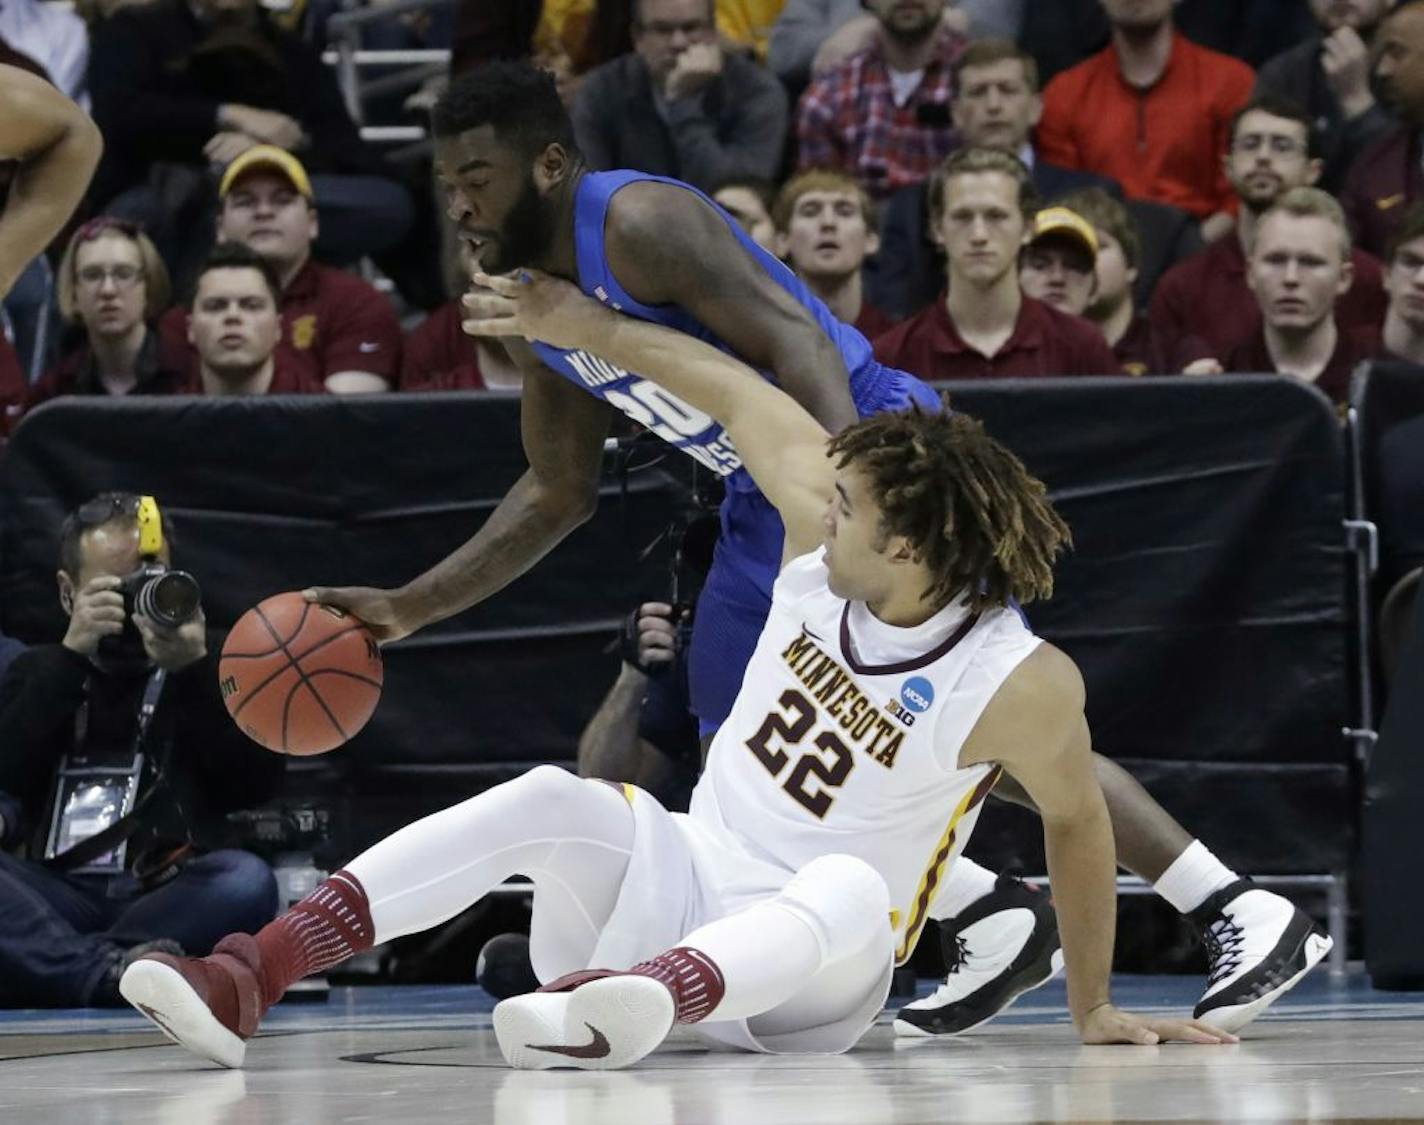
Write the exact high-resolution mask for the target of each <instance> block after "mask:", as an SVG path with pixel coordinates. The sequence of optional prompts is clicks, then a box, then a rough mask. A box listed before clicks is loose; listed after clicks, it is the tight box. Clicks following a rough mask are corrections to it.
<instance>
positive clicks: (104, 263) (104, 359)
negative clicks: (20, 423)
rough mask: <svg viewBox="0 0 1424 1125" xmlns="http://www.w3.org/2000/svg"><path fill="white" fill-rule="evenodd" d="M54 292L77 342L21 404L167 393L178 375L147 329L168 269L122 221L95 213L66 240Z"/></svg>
mask: <svg viewBox="0 0 1424 1125" xmlns="http://www.w3.org/2000/svg"><path fill="white" fill-rule="evenodd" d="M56 272H57V276H56V279H55V290H56V293H57V296H58V300H59V311H60V313H61V314H63V316H64V318H65V320H67V321H69V322H70V323H73V324H78V325H79V326H80V327H82V328H83V329H84V342H83V343H82V344H80V345H79V347H77V348H75V349H74V350H73V351H71V352H70V353H69V354H68V355H66V356H64V357H63V358H62V359H61V360H60V361H59V363H58V365H56V366H55V368H54V369H53V370H51V371H48V372H46V373H45V375H44V377H43V378H41V379H40V381H39V382H37V383H36V384H35V385H34V386H33V387H32V388H30V394H29V397H28V400H27V402H26V407H27V408H28V407H30V406H34V405H36V404H38V403H41V402H44V401H45V400H47V399H51V398H54V397H56V396H57V395H129V394H139V395H151V394H173V393H175V392H177V391H178V390H180V389H181V388H182V386H183V381H184V380H183V376H182V373H180V372H176V371H173V370H170V369H168V368H167V367H165V366H164V364H163V363H162V361H161V357H160V348H159V346H158V332H157V331H156V330H155V329H154V328H153V327H152V325H153V322H154V320H155V319H156V318H157V316H158V313H159V312H160V311H161V310H163V309H165V308H167V307H168V300H169V286H168V270H167V269H166V268H165V267H164V265H163V259H162V258H160V257H159V256H158V250H157V249H156V248H155V247H154V245H153V242H152V241H151V240H150V239H149V237H148V235H146V234H144V233H143V232H142V231H140V230H139V229H138V228H137V227H136V226H134V225H133V224H132V223H130V222H127V221H126V220H124V219H114V218H110V217H108V216H101V217H100V218H97V219H91V220H90V221H89V222H87V223H85V224H84V225H83V226H81V227H80V228H79V229H78V230H76V231H75V232H74V234H73V236H72V237H71V238H70V240H69V245H68V247H67V248H66V249H65V251H64V257H63V258H62V259H60V263H59V269H58V270H57V271H56Z"/></svg>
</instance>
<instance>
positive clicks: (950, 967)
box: [944, 934, 969, 976]
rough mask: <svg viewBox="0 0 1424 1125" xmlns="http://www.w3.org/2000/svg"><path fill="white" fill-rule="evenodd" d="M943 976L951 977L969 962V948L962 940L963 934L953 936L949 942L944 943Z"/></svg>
mask: <svg viewBox="0 0 1424 1125" xmlns="http://www.w3.org/2000/svg"><path fill="white" fill-rule="evenodd" d="M944 952H945V960H946V962H947V964H946V965H945V967H944V968H945V975H946V976H952V975H953V974H954V973H955V972H956V971H957V970H959V969H962V968H964V966H965V965H966V964H967V963H968V961H969V946H968V944H967V943H966V942H965V940H964V935H963V934H955V935H953V937H952V938H951V939H950V941H948V942H945V951H944Z"/></svg>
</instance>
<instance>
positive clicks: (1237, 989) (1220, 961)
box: [1191, 879, 1334, 1031]
mask: <svg viewBox="0 0 1424 1125" xmlns="http://www.w3.org/2000/svg"><path fill="white" fill-rule="evenodd" d="M1191 919H1192V921H1193V922H1194V923H1196V925H1197V926H1198V927H1199V928H1200V929H1201V932H1202V944H1203V945H1204V946H1205V947H1206V956H1207V963H1208V975H1207V982H1206V991H1205V992H1204V993H1202V998H1201V999H1200V1000H1199V1001H1197V1006H1196V1010H1195V1011H1194V1012H1193V1013H1192V1015H1194V1016H1195V1017H1196V1018H1197V1019H1199V1020H1202V1021H1203V1022H1205V1023H1209V1024H1211V1026H1212V1027H1216V1028H1220V1029H1221V1030H1222V1031H1240V1030H1241V1029H1242V1028H1243V1027H1245V1026H1246V1025H1247V1024H1248V1023H1250V1022H1251V1021H1252V1020H1254V1019H1255V1018H1256V1017H1257V1016H1259V1015H1260V1014H1261V1013H1262V1012H1264V1011H1265V1010H1266V1009H1267V1008H1269V1007H1270V1006H1271V1005H1272V1004H1274V1003H1275V1002H1276V1001H1277V1000H1278V999H1280V997H1282V996H1284V995H1285V994H1286V993H1287V992H1289V991H1290V990H1291V989H1292V988H1294V987H1295V986H1296V984H1297V982H1299V981H1300V979H1301V978H1302V977H1303V976H1305V974H1306V973H1308V972H1310V970H1311V969H1313V968H1314V967H1315V966H1316V965H1317V964H1318V963H1319V962H1320V959H1321V958H1323V957H1324V956H1325V955H1326V954H1327V953H1329V952H1330V948H1331V946H1332V945H1334V942H1332V941H1331V940H1330V938H1329V937H1328V936H1327V935H1325V934H1323V933H1321V932H1320V930H1319V929H1318V928H1317V927H1316V925H1315V923H1314V922H1313V921H1311V919H1310V916H1309V915H1307V914H1306V913H1305V912H1304V911H1302V910H1299V909H1297V908H1296V906H1295V905H1294V904H1293V903H1291V902H1290V901H1289V900H1287V899H1284V898H1282V897H1281V896H1280V895H1278V894H1272V893H1271V892H1270V891H1263V890H1261V889H1260V888H1259V887H1257V886H1255V885H1254V884H1253V883H1252V882H1251V881H1250V880H1249V879H1238V880H1237V881H1236V882H1234V883H1232V884H1231V885H1230V886H1227V887H1223V888H1222V889H1221V890H1219V891H1217V892H1216V893H1215V894H1214V895H1212V896H1211V897H1210V898H1208V899H1207V900H1206V901H1205V902H1204V903H1202V904H1201V905H1200V906H1199V907H1197V908H1196V909H1195V910H1193V911H1192V913H1191Z"/></svg>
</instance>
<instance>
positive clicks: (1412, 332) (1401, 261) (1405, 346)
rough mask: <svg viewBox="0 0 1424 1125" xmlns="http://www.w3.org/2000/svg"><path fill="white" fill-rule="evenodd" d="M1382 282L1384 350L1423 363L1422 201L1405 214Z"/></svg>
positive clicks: (1423, 228)
mask: <svg viewBox="0 0 1424 1125" xmlns="http://www.w3.org/2000/svg"><path fill="white" fill-rule="evenodd" d="M1384 284H1385V289H1386V290H1388V292H1389V311H1388V312H1387V313H1385V318H1384V332H1383V334H1382V335H1383V344H1384V351H1385V353H1386V354H1387V355H1389V356H1394V357H1396V358H1398V359H1405V360H1408V361H1409V362H1410V363H1417V364H1419V365H1420V366H1421V367H1424V204H1421V205H1420V206H1417V207H1415V208H1414V209H1413V210H1412V211H1410V213H1409V214H1408V215H1406V216H1405V218H1404V225H1403V226H1401V227H1400V228H1399V233H1398V234H1397V235H1396V236H1395V243H1394V250H1393V252H1392V253H1391V254H1390V256H1389V267H1388V269H1387V271H1386V273H1385V283H1384Z"/></svg>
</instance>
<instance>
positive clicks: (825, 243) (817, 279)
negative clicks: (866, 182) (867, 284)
mask: <svg viewBox="0 0 1424 1125" xmlns="http://www.w3.org/2000/svg"><path fill="white" fill-rule="evenodd" d="M771 217H772V223H773V225H774V226H775V228H776V253H777V255H778V256H780V257H781V258H783V259H785V261H786V263H787V265H789V266H790V267H791V268H792V269H793V270H795V271H796V276H797V277H799V278H800V279H801V280H802V281H804V282H805V283H806V286H807V288H808V289H810V290H811V292H812V293H814V294H816V296H817V297H819V298H821V300H823V301H824V302H825V303H826V306H827V307H828V308H829V309H830V310H831V312H832V313H834V314H835V315H836V317H837V318H838V319H840V320H843V321H844V322H845V323H846V324H851V325H854V326H855V327H856V328H857V329H859V330H860V333H861V335H862V336H865V337H866V338H867V339H871V340H873V339H875V337H877V336H879V335H881V334H882V333H885V332H888V331H889V330H890V329H891V328H893V327H895V322H894V321H893V320H892V319H891V318H890V317H889V316H887V315H886V314H885V313H883V312H881V311H880V310H879V309H877V308H876V307H875V306H874V305H872V304H871V303H870V302H869V301H867V300H866V299H865V288H864V286H863V284H862V278H861V267H863V266H864V265H865V259H866V258H868V257H869V256H870V255H871V254H874V253H875V252H876V251H877V250H878V249H879V248H880V236H879V235H878V234H876V233H875V204H874V203H872V202H871V201H870V196H869V195H867V194H866V193H865V189H864V188H862V187H861V186H860V185H859V184H857V183H856V182H855V181H854V180H853V179H851V178H850V177H849V176H847V175H844V174H842V173H840V172H826V171H814V172H802V173H801V174H800V175H799V176H794V177H793V178H792V179H791V180H790V181H789V182H788V183H787V184H786V186H785V187H784V188H782V189H781V194H780V195H778V196H777V198H776V203H775V205H774V206H773V207H772V212H771Z"/></svg>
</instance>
